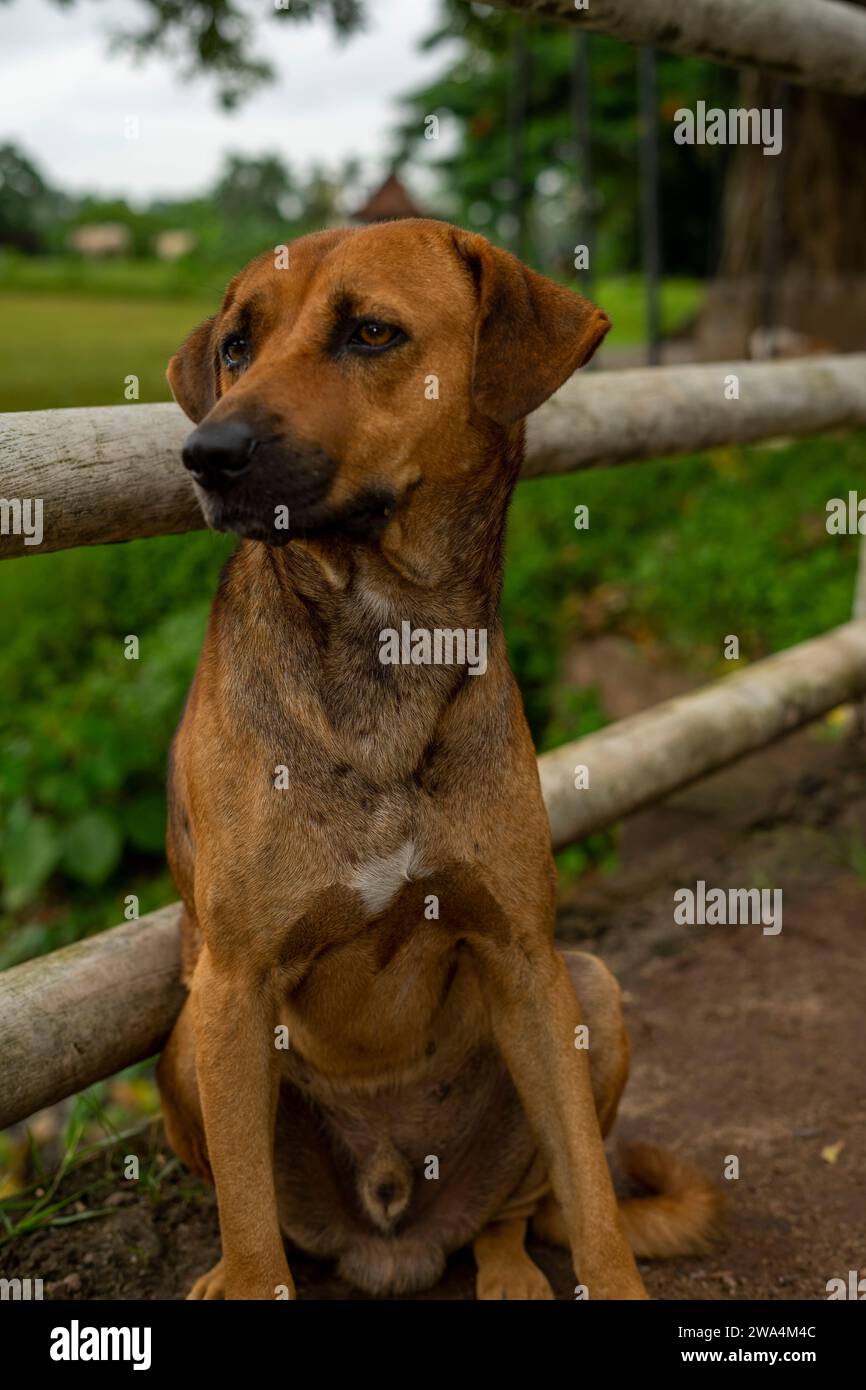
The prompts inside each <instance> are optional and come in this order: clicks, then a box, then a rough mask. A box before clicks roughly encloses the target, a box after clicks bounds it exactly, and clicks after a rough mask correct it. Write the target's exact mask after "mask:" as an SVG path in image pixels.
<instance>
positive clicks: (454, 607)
mask: <svg viewBox="0 0 866 1390" xmlns="http://www.w3.org/2000/svg"><path fill="white" fill-rule="evenodd" d="M521 456H522V431H515V432H514V435H513V437H512V438H511V439H510V440H508V441H506V443H505V444H504V445H500V447H499V448H498V449H497V450H495V451H491V452H490V454H488V456H487V458H486V459H484V460H483V462H482V464H481V466H480V467H478V466H476V467H473V468H467V470H466V472H465V473H463V474H462V475H459V476H457V477H452V478H450V479H449V480H448V481H447V482H438V483H436V484H433V483H428V482H426V481H422V482H421V483H420V484H418V485H417V486H414V487H412V488H411V489H409V491H408V492H407V496H406V497H405V499H404V501H403V503H402V504H401V505H398V507H397V508H396V510H395V515H394V517H393V519H392V520H391V521H390V523H389V524H388V525H387V527H386V528H385V530H384V531H383V533H382V535H381V536H380V537H379V538H378V540H377V541H376V542H375V543H369V542H352V541H348V540H345V539H340V538H333V539H332V538H328V539H321V538H317V539H305V538H303V537H299V538H298V539H296V540H295V541H293V542H290V543H289V545H287V546H286V547H284V548H282V549H277V548H273V547H271V548H269V550H268V552H267V553H268V561H269V563H270V564H271V566H272V567H273V569H274V572H275V573H276V574H277V575H278V576H279V579H280V582H281V584H282V585H283V586H284V587H285V590H286V592H292V593H294V594H295V595H297V597H298V598H299V599H300V600H301V601H302V602H304V603H306V604H307V605H313V606H315V608H316V610H317V620H318V622H319V624H320V625H322V626H324V627H325V628H328V629H330V632H329V636H331V637H332V638H336V637H337V635H338V632H339V634H342V640H352V638H353V637H354V638H357V639H358V640H362V641H366V640H367V634H368V631H369V622H368V621H367V618H368V617H369V615H370V614H371V613H372V614H373V615H375V616H377V617H381V619H382V620H383V624H384V623H385V620H387V622H388V623H389V624H391V625H393V624H395V623H397V624H399V623H400V622H401V621H410V622H413V623H415V624H416V625H423V624H424V623H425V621H427V620H428V619H429V620H430V621H431V623H432V622H433V620H435V623H436V625H439V626H448V627H454V628H457V627H464V628H466V627H478V626H492V625H494V624H495V623H496V622H497V621H498V612H499V594H500V586H501V575H502V550H503V544H504V533H505V522H506V513H507V510H508V504H509V501H510V499H511V494H512V491H513V488H514V483H515V481H516V477H517V474H518V472H519V467H520V459H521ZM353 614H354V615H356V616H357V619H358V622H357V623H356V622H354V621H353Z"/></svg>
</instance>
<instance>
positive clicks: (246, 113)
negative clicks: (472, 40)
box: [0, 0, 445, 201]
mask: <svg viewBox="0 0 866 1390" xmlns="http://www.w3.org/2000/svg"><path fill="white" fill-rule="evenodd" d="M261 3H262V7H263V11H264V12H265V13H267V11H268V10H269V9H270V8H271V0H261ZM368 10H369V19H368V23H367V28H366V30H365V31H364V32H362V33H360V34H358V35H356V36H355V37H354V38H352V39H350V40H348V42H343V43H338V42H337V40H336V38H335V37H334V36H333V33H332V30H331V27H330V25H329V23H328V22H327V20H326V19H324V18H322V19H319V20H314V21H312V22H310V23H300V22H298V23H293V22H291V21H285V20H282V21H279V20H273V19H268V20H265V21H264V22H263V23H262V24H261V25H259V26H258V30H257V41H256V48H257V50H258V51H259V52H260V53H264V54H266V55H267V57H268V58H269V59H270V61H271V62H272V63H273V64H274V66H275V68H276V69H277V74H278V78H277V81H276V82H274V83H271V84H268V85H266V86H264V87H262V88H260V89H259V90H258V92H257V93H256V95H254V96H253V97H252V98H251V99H250V100H248V101H246V102H245V103H244V104H243V105H242V106H241V107H240V109H239V110H238V111H237V112H236V113H234V114H233V115H226V114H225V113H223V112H222V110H221V109H220V108H219V106H218V105H217V102H216V97H215V88H214V84H213V82H212V80H211V79H208V78H197V79H196V80H195V81H191V82H186V83H183V82H182V81H181V79H180V77H179V76H178V71H177V69H176V68H175V67H174V66H173V65H172V64H171V62H170V60H168V59H166V58H163V57H160V56H155V57H152V58H148V59H147V61H146V62H145V63H143V64H134V63H133V62H132V60H131V59H130V58H127V57H126V56H121V55H119V54H117V53H109V51H108V33H107V31H108V28H109V25H112V24H113V25H115V26H117V27H125V26H124V20H125V19H126V17H127V16H130V17H131V18H132V20H133V22H135V21H136V20H137V21H138V22H139V23H140V19H141V14H142V10H141V8H140V7H139V6H138V5H137V4H136V3H135V0H77V3H76V4H75V5H74V6H73V7H72V8H71V9H62V8H59V7H58V6H57V5H56V4H54V3H51V0H11V2H10V3H6V4H0V143H2V142H4V141H13V142H14V143H15V144H18V145H20V146H21V147H22V148H23V149H24V150H25V151H26V153H27V154H29V155H30V156H31V158H33V159H34V160H35V162H36V163H37V164H38V166H39V167H40V169H41V171H42V173H43V174H44V175H45V176H47V178H48V181H49V182H50V183H52V184H54V185H56V186H58V187H60V188H63V189H65V190H67V191H69V192H74V193H75V192H83V191H85V190H93V191H95V192H98V193H100V194H103V195H111V194H123V195H125V196H127V197H129V198H131V199H132V200H133V201H141V200H144V199H147V198H150V197H152V196H155V195H160V194H167V195H172V194H173V195H178V194H192V193H196V192H199V191H200V190H202V189H204V188H205V187H206V186H207V185H208V184H209V183H210V182H211V181H212V180H213V177H214V174H215V173H216V171H217V168H218V166H219V164H220V162H221V156H222V154H223V152H224V151H225V150H227V149H232V150H238V151H241V152H244V153H247V154H259V153H263V152H265V151H276V152H278V153H279V154H281V155H282V156H283V158H284V159H286V160H287V162H288V163H290V164H292V165H294V166H296V167H301V168H308V167H309V165H310V164H311V163H313V162H315V161H321V162H322V163H324V164H325V165H333V164H334V163H336V162H337V161H338V160H339V159H341V158H343V157H344V156H347V155H357V156H358V157H360V158H361V159H362V160H363V161H364V163H365V166H368V167H371V168H372V169H373V170H374V171H375V172H377V173H378V168H379V162H381V160H382V159H383V157H384V156H385V154H386V152H387V149H388V132H389V130H390V129H391V127H392V125H393V122H394V117H395V114H396V111H397V107H396V103H395V98H396V97H397V96H398V95H399V94H400V93H403V92H405V91H407V90H411V89H412V88H413V87H415V86H418V85H421V84H423V83H424V82H425V81H427V80H428V79H429V78H431V77H433V76H434V75H435V74H436V73H437V72H438V71H440V70H441V68H442V66H443V63H444V61H445V52H444V50H439V51H438V52H436V53H434V54H432V55H431V54H426V55H425V54H419V53H418V52H417V41H418V39H419V38H420V37H421V36H423V35H425V34H428V33H429V32H430V31H431V30H432V29H433V28H434V27H435V22H436V17H437V12H438V6H437V3H436V0H369V4H368ZM128 116H136V117H138V120H139V122H140V132H141V134H140V138H139V139H137V140H129V139H126V138H125V136H124V120H125V118H126V117H128Z"/></svg>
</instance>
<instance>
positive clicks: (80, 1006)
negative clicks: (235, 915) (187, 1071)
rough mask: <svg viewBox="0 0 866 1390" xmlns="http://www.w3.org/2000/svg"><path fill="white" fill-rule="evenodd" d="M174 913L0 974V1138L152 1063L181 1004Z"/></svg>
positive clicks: (169, 909) (131, 924)
mask: <svg viewBox="0 0 866 1390" xmlns="http://www.w3.org/2000/svg"><path fill="white" fill-rule="evenodd" d="M179 920H180V908H179V905H178V904H174V905H173V906H172V907H166V908H163V909H162V910H161V911H160V912H152V913H151V914H150V916H149V917H142V919H141V921H139V922H127V923H126V924H125V925H124V926H122V927H115V928H114V929H113V930H112V931H108V932H102V933H101V934H100V935H99V936H91V937H88V938H87V939H86V940H84V941H78V942H76V943H75V945H73V946H65V947H64V948H63V950H62V951H53V952H52V953H51V955H49V956H37V958H36V959H35V960H29V961H26V962H25V964H24V965H16V966H14V967H13V968H12V969H11V970H4V971H3V972H2V973H0V1058H2V1066H0V1129H3V1128H4V1127H5V1126H6V1125H10V1124H13V1123H14V1122H15V1121H16V1120H21V1119H24V1118H25V1117H26V1116H28V1115H32V1114H34V1112H35V1111H37V1110H41V1109H42V1107H43V1106H45V1105H53V1104H54V1102H55V1101H58V1100H62V1099H63V1098H64V1096H71V1095H74V1094H75V1093H76V1092H77V1091H83V1090H84V1088H85V1087H86V1086H91V1085H93V1082H94V1081H100V1080H101V1079H102V1078H103V1077H104V1076H111V1075H112V1074H113V1073H114V1072H117V1071H122V1069H123V1068H124V1067H128V1066H131V1065H132V1063H133V1062H139V1061H141V1060H142V1058H144V1057H152V1056H153V1055H154V1054H155V1053H157V1052H158V1051H159V1050H160V1048H161V1047H162V1044H163V1042H164V1041H165V1038H166V1035H167V1033H168V1031H169V1029H170V1028H171V1025H172V1024H173V1022H174V1020H175V1018H176V1017H177V1014H178V1011H179V1009H180V1007H181V1004H182V1003H183V1000H184V989H183V986H182V985H181V983H180V935H179V930H178V923H179Z"/></svg>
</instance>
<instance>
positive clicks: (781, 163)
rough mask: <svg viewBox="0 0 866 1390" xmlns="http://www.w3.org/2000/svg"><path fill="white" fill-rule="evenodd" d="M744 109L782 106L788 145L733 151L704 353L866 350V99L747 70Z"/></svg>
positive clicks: (701, 333)
mask: <svg viewBox="0 0 866 1390" xmlns="http://www.w3.org/2000/svg"><path fill="white" fill-rule="evenodd" d="M858 3H859V0H858ZM738 104H739V105H740V106H741V107H747V108H751V107H758V108H762V107H767V106H779V105H782V107H783V111H784V116H783V148H782V153H781V154H779V155H776V156H766V155H764V153H763V151H762V148H761V147H760V146H759V145H739V146H737V147H736V149H735V150H734V151H733V152H732V154H731V159H730V164H729V168H728V174H727V180H726V185H725V193H724V199H723V206H722V250H721V257H720V263H719V271H718V279H717V280H716V282H715V283H714V285H713V286H712V288H711V290H710V293H709V296H708V299H707V302H706V304H705V307H704V310H703V312H702V314H701V317H700V321H699V325H698V352H699V356H701V357H703V358H705V359H710V358H717V357H724V358H727V357H747V356H758V357H761V356H787V355H796V354H799V353H801V352H821V351H842V352H846V351H856V350H858V349H861V348H863V347H864V346H866V232H864V228H866V178H864V151H866V101H861V100H856V99H855V98H852V97H845V96H838V95H834V94H831V93H827V92H821V91H814V90H811V89H810V88H807V87H791V86H787V85H784V84H781V83H780V82H779V81H778V79H774V78H772V77H770V76H768V75H766V74H763V73H753V72H749V73H746V74H745V75H744V76H743V79H742V84H741V89H740V95H739V99H738Z"/></svg>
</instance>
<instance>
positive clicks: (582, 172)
mask: <svg viewBox="0 0 866 1390" xmlns="http://www.w3.org/2000/svg"><path fill="white" fill-rule="evenodd" d="M571 101H572V119H573V124H574V146H575V153H576V161H575V162H576V166H577V167H576V175H577V179H576V187H577V202H578V217H577V226H578V240H579V241H580V242H582V243H583V245H584V246H586V248H587V252H588V255H589V264H588V266H587V268H586V270H584V271H582V272H581V288H582V290H583V292H584V294H586V296H587V298H589V299H592V284H593V278H594V267H593V260H594V257H595V247H594V245H593V232H594V230H595V226H594V224H595V217H594V213H595V192H594V189H593V186H592V131H591V124H590V123H591V109H592V104H591V100H590V65H589V34H581V33H577V34H575V36H574V59H573V63H572V69H571Z"/></svg>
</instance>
